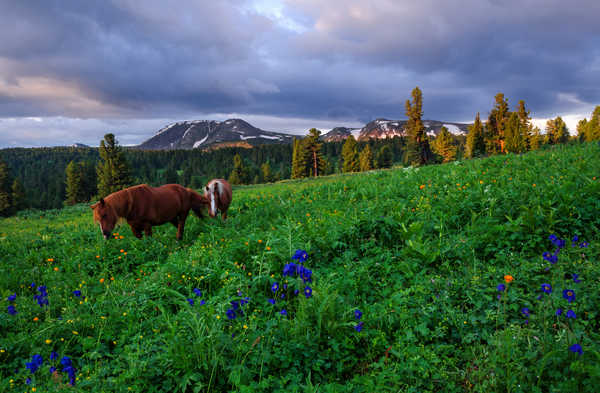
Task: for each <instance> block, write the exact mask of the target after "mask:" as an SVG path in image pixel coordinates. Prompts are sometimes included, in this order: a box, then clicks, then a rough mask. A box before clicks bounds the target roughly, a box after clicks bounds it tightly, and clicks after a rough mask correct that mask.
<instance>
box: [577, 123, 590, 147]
mask: <svg viewBox="0 0 600 393" xmlns="http://www.w3.org/2000/svg"><path fill="white" fill-rule="evenodd" d="M588 124H589V123H588V121H587V119H582V120H579V122H577V139H578V140H579V142H585V141H586V140H587V135H586V134H587V131H588Z"/></svg>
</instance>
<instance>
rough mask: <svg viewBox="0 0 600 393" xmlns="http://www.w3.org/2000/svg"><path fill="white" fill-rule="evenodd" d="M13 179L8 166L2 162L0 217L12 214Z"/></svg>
mask: <svg viewBox="0 0 600 393" xmlns="http://www.w3.org/2000/svg"><path fill="white" fill-rule="evenodd" d="M11 183H12V177H11V175H10V170H9V168H8V165H7V164H6V163H5V162H4V161H0V216H9V215H10V214H11V213H12V189H11Z"/></svg>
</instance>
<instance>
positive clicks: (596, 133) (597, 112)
mask: <svg viewBox="0 0 600 393" xmlns="http://www.w3.org/2000/svg"><path fill="white" fill-rule="evenodd" d="M585 140H586V141H597V140H600V105H599V106H597V107H596V108H594V112H592V116H591V117H590V121H589V122H588V124H587V130H586V133H585Z"/></svg>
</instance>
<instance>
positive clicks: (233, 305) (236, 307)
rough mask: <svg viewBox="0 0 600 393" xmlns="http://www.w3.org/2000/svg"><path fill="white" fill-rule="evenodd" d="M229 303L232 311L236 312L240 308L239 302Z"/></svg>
mask: <svg viewBox="0 0 600 393" xmlns="http://www.w3.org/2000/svg"><path fill="white" fill-rule="evenodd" d="M229 303H230V304H231V307H233V310H234V311H237V310H238V309H239V308H240V302H238V301H237V300H233V301H231V302H229Z"/></svg>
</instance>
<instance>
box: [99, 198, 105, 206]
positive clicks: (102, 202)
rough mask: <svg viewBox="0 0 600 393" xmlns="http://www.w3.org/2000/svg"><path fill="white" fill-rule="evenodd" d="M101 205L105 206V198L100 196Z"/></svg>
mask: <svg viewBox="0 0 600 393" xmlns="http://www.w3.org/2000/svg"><path fill="white" fill-rule="evenodd" d="M99 203H100V206H104V198H100V202H99Z"/></svg>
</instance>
